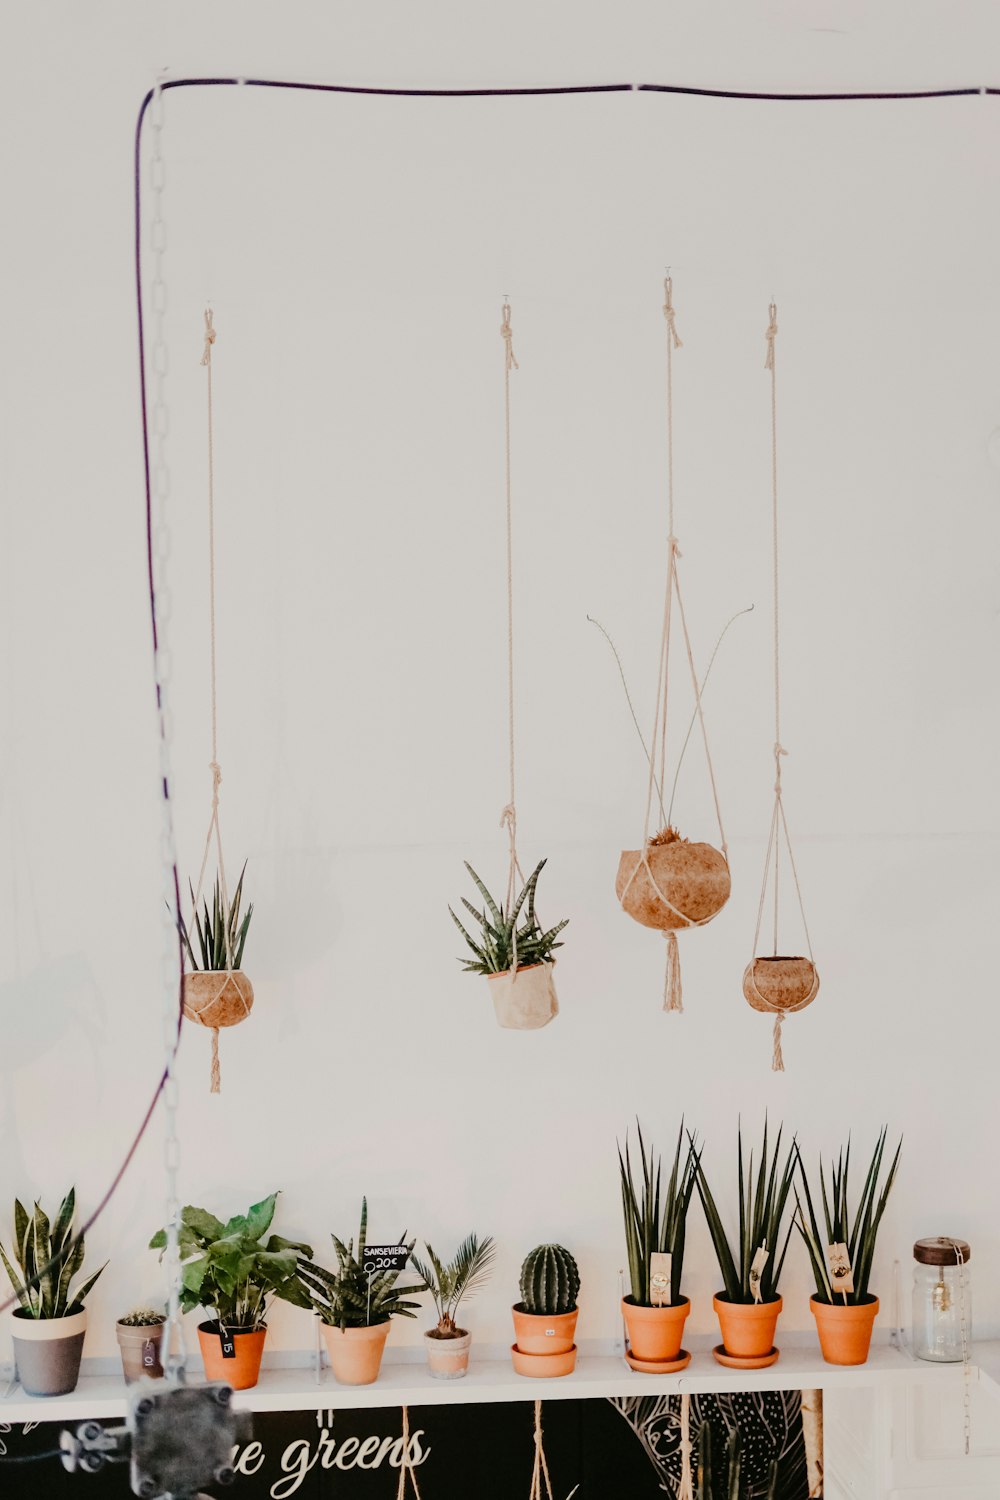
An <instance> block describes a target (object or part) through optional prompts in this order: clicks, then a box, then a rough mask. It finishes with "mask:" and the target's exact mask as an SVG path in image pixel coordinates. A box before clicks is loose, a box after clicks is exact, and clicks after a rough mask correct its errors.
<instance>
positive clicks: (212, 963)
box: [177, 860, 253, 970]
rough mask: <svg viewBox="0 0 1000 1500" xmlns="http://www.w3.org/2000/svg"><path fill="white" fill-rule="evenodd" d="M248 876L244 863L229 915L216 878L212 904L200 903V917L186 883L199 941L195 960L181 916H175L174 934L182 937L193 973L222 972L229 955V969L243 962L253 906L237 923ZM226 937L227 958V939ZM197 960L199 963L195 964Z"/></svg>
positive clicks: (236, 967) (192, 894) (192, 890)
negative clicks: (176, 917) (245, 877)
mask: <svg viewBox="0 0 1000 1500" xmlns="http://www.w3.org/2000/svg"><path fill="white" fill-rule="evenodd" d="M246 872H247V867H246V861H245V860H244V862H243V868H242V870H241V871H240V878H239V881H238V882H237V886H236V891H235V893H234V895H233V899H232V900H231V901H230V903H229V911H228V912H227V911H226V909H225V904H224V902H223V900H222V891H221V889H220V886H219V879H218V876H216V879H215V885H214V886H213V888H212V904H211V906H209V904H208V901H207V899H206V900H204V901H203V903H202V905H203V910H202V912H201V914H200V915H199V912H198V909H197V907H196V906H195V899H194V886H193V885H191V882H190V881H188V886H189V888H190V891H191V905H192V907H194V930H195V937H196V938H197V940H198V957H196V956H195V951H194V948H193V946H192V944H191V937H190V934H189V933H188V927H187V923H186V922H185V920H184V918H183V916H178V919H177V930H178V932H179V933H180V935H181V941H182V942H183V944H184V947H185V949H186V951H187V956H188V960H189V962H190V964H191V967H192V969H211V970H221V969H225V968H228V954H231V955H232V965H233V968H234V969H238V968H239V967H240V966H241V964H242V962H243V947H244V944H245V943H246V940H247V928H248V927H249V926H250V918H251V917H252V916H253V902H252V901H251V902H250V904H249V905H248V906H247V909H246V911H245V912H244V914H243V920H242V922H241V921H240V906H241V904H242V901H243V877H244V875H245V874H246ZM227 933H228V936H229V944H228V954H227V945H226V935H227ZM198 958H200V959H201V962H200V963H199V962H198Z"/></svg>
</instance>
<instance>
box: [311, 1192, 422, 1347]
mask: <svg viewBox="0 0 1000 1500" xmlns="http://www.w3.org/2000/svg"><path fill="white" fill-rule="evenodd" d="M367 1237H368V1199H367V1198H362V1200H361V1227H360V1228H359V1230H358V1241H357V1249H356V1250H355V1246H354V1240H353V1239H350V1240H349V1241H348V1242H347V1244H346V1245H345V1244H344V1242H343V1241H342V1240H339V1239H338V1238H337V1236H336V1235H335V1234H331V1236H330V1238H331V1239H332V1240H333V1248H334V1252H335V1254H336V1256H337V1269H336V1271H325V1270H324V1269H323V1267H322V1266H317V1265H316V1264H315V1263H314V1262H313V1260H312V1259H311V1252H310V1258H309V1259H308V1260H300V1261H299V1281H300V1285H301V1287H302V1290H303V1293H304V1295H305V1297H306V1299H307V1301H306V1305H307V1306H309V1307H311V1308H312V1310H313V1312H315V1313H316V1314H318V1316H319V1318H320V1319H321V1320H322V1322H324V1323H328V1324H330V1326H331V1327H336V1328H341V1329H343V1328H371V1327H373V1326H374V1324H376V1323H385V1322H387V1321H388V1320H389V1318H391V1317H393V1316H394V1315H396V1314H398V1315H399V1317H401V1318H415V1317H416V1308H417V1307H418V1305H419V1304H418V1303H416V1302H408V1301H407V1300H406V1294H407V1293H418V1292H425V1291H426V1290H427V1288H426V1286H424V1284H423V1282H419V1283H418V1284H417V1285H416V1286H406V1287H401V1288H399V1289H397V1287H396V1281H397V1280H398V1278H399V1276H400V1274H401V1273H400V1272H399V1271H380V1272H378V1273H377V1274H373V1275H371V1276H369V1274H368V1272H367V1271H366V1270H365V1268H364V1260H365V1245H366V1244H367ZM397 1243H398V1244H400V1245H402V1244H405V1243H406V1234H405V1231H404V1233H403V1234H402V1235H400V1238H399V1240H398V1241H397ZM415 1244H416V1240H411V1241H410V1242H409V1244H408V1245H407V1246H406V1248H407V1252H408V1253H409V1254H410V1255H412V1253H413V1247H414V1245H415Z"/></svg>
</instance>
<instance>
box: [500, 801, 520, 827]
mask: <svg viewBox="0 0 1000 1500" xmlns="http://www.w3.org/2000/svg"><path fill="white" fill-rule="evenodd" d="M500 827H501V828H506V829H508V830H509V831H510V832H511V833H514V832H515V831H516V830H517V808H516V807H515V806H514V804H513V802H508V803H507V806H506V807H505V808H504V810H503V812H502V813H501V814H500Z"/></svg>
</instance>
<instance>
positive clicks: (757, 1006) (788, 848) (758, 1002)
mask: <svg viewBox="0 0 1000 1500" xmlns="http://www.w3.org/2000/svg"><path fill="white" fill-rule="evenodd" d="M768 312H769V317H768V327H767V335H766V337H767V357H766V359H765V361H764V368H765V369H766V370H767V371H768V372H769V373H770V378H771V541H772V553H773V558H774V803H773V807H772V811H771V827H770V832H769V833H768V839H767V853H766V854H765V856H764V875H763V879H762V881H761V888H760V904H759V906H758V908H757V927H756V931H755V932H754V938H753V951H754V957H753V958H752V959H751V960H750V962H749V963H748V964H747V966H746V968H745V969H744V971H743V994H744V997H745V998H746V1001H747V1004H748V1005H751V1006H752V1007H753V1009H754V1010H757V1011H762V1012H763V1013H764V1014H766V1015H770V1016H773V1017H774V1030H773V1044H772V1053H771V1067H772V1070H773V1071H774V1072H776V1073H781V1072H784V1068H785V1060H784V1055H783V1052H782V1046H781V1027H782V1022H783V1021H784V1018H785V1016H787V1015H794V1014H795V1012H796V1011H800V1010H805V1008H806V1006H807V1005H811V1004H812V1002H813V1001H814V1000H815V998H816V996H817V994H818V993H819V970H818V969H817V968H816V962H815V959H814V958H813V953H812V943H811V942H810V939H809V925H808V923H807V922H806V909H805V903H804V901H803V899H802V887H801V885H800V884H799V873H798V870H797V869H796V866H795V851H794V850H793V848H792V839H791V834H790V833H789V831H788V820H787V818H786V817H785V803H784V792H783V787H782V774H781V762H782V759H783V758H784V756H786V755H787V754H788V751H787V750H786V749H785V747H784V746H783V745H782V743H781V651H780V646H781V639H780V634H779V630H778V619H779V614H778V582H779V574H778V422H777V381H776V375H775V358H774V346H775V340H776V338H777V336H778V309H777V307H776V306H775V304H774V303H773V302H772V303H771V306H770V308H769V309H768ZM782 846H784V848H785V852H786V854H787V858H788V868H789V869H790V871H791V875H792V881H793V884H794V886H795V894H796V897H797V899H798V907H799V915H800V916H801V918H802V930H803V933H804V934H805V940H806V947H807V949H808V957H805V956H803V955H801V954H799V955H797V956H795V957H789V956H784V955H782V954H779V952H778V925H779V924H778V918H779V910H778V890H779V883H780V878H781V851H782ZM769 885H772V886H773V913H774V920H773V931H772V951H771V953H770V955H768V954H762V953H761V952H760V951H759V945H760V935H761V927H762V925H763V920H764V907H765V904H766V901H767V893H768V887H769Z"/></svg>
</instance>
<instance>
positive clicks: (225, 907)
mask: <svg viewBox="0 0 1000 1500" xmlns="http://www.w3.org/2000/svg"><path fill="white" fill-rule="evenodd" d="M204 337H205V344H204V349H203V350H202V356H201V365H202V367H203V368H204V370H205V381H206V389H207V399H208V614H209V662H210V678H211V700H212V715H211V722H212V759H211V760H210V761H209V770H210V771H211V773H212V812H211V816H210V818H209V822H208V833H207V834H206V836H205V848H204V851H203V853H202V858H201V868H200V869H199V871H198V883H197V886H196V887H195V892H194V908H193V910H194V913H195V915H197V912H198V903H199V901H200V900H201V893H202V887H203V885H204V882H205V871H206V870H207V868H208V856H209V853H210V852H211V848H212V842H213V840H214V842H215V849H216V858H217V861H218V868H219V895H220V898H221V900H222V911H223V918H224V924H225V942H226V969H225V978H224V979H223V981H222V984H221V987H220V989H219V995H218V996H216V999H218V998H219V997H220V996H221V995H222V993H223V991H224V990H225V988H226V986H227V984H228V981H229V976H230V975H231V974H232V972H233V954H232V946H231V938H230V932H229V890H228V887H227V885H226V861H225V857H224V855H223V852H222V829H221V826H220V823H219V788H220V786H221V785H222V768H221V766H220V765H219V715H218V702H217V699H218V694H217V673H216V628H215V442H214V435H213V434H214V422H213V414H212V348H213V345H214V344H215V339H216V332H215V323H214V319H213V314H212V309H211V308H210V307H207V308H206V309H205V335H204ZM236 988H237V993H239V996H240V1000H241V1002H242V1005H243V1010H244V1013H245V1014H246V1015H249V1014H250V1008H249V1006H248V1005H247V1003H246V999H245V998H244V996H243V993H242V990H240V989H239V987H238V986H237V987H236ZM210 1008H211V1003H210V1004H209V1005H207V1006H206V1007H205V1009H206V1010H209V1009H210ZM221 1088H222V1073H221V1069H220V1065H219V1028H218V1027H217V1026H213V1027H212V1070H211V1092H212V1093H213V1094H218V1093H219V1092H220V1091H221Z"/></svg>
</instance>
